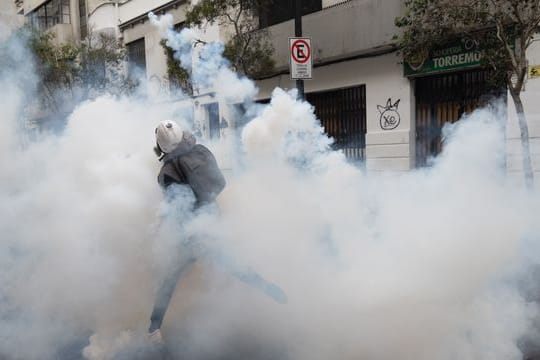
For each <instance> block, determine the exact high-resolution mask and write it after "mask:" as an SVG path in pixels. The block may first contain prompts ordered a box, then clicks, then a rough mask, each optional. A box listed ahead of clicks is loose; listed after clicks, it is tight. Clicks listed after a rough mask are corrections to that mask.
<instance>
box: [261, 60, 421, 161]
mask: <svg viewBox="0 0 540 360" xmlns="http://www.w3.org/2000/svg"><path fill="white" fill-rule="evenodd" d="M399 62H400V58H399V57H398V56H397V54H396V53H391V54H387V55H382V56H376V57H370V58H364V59H357V60H351V61H344V62H341V63H335V64H332V65H327V66H321V67H316V68H314V69H313V79H312V80H306V81H305V82H304V87H305V92H306V93H309V92H315V91H322V90H330V89H339V88H345V87H351V86H356V85H362V84H365V85H366V118H367V135H366V142H367V146H366V151H367V153H366V157H367V162H366V167H367V169H368V170H370V171H382V170H387V171H388V170H390V171H406V170H409V169H411V168H412V167H413V166H414V121H413V122H412V126H411V119H414V117H413V116H412V115H413V113H414V109H413V107H414V99H413V96H412V94H411V85H410V82H409V80H408V79H406V78H405V77H403V67H402V65H401V64H400V63H399ZM257 85H258V86H259V95H258V98H259V99H266V98H269V97H270V94H271V92H272V90H273V89H274V88H275V87H281V88H284V89H292V88H294V87H295V83H294V81H292V80H290V78H289V75H281V76H277V77H274V78H271V79H265V80H262V81H258V82H257ZM388 99H391V101H392V104H395V102H396V101H397V100H400V101H399V105H398V110H397V111H398V113H399V116H400V124H399V126H398V127H397V128H395V129H393V130H383V129H382V128H381V125H380V121H381V112H380V111H379V108H378V105H380V106H383V107H384V106H385V105H386V103H387V100H388Z"/></svg>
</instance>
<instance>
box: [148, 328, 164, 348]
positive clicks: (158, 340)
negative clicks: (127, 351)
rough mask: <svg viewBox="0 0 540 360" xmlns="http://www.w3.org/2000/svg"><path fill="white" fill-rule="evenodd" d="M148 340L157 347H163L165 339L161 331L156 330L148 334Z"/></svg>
mask: <svg viewBox="0 0 540 360" xmlns="http://www.w3.org/2000/svg"><path fill="white" fill-rule="evenodd" d="M148 339H150V342H151V343H152V344H155V345H163V337H162V336H161V330H160V329H156V330H154V331H152V332H151V333H149V334H148Z"/></svg>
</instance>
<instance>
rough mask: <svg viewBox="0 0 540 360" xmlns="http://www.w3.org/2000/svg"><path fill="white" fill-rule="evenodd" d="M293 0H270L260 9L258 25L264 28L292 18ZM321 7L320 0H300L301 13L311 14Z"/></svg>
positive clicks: (293, 11)
mask: <svg viewBox="0 0 540 360" xmlns="http://www.w3.org/2000/svg"><path fill="white" fill-rule="evenodd" d="M295 3H296V2H295V1H294V0H292V1H291V0H272V1H270V4H269V5H268V6H267V7H266V8H264V9H261V10H260V16H259V27H260V28H265V27H268V26H272V25H275V24H279V23H282V22H284V21H287V20H290V19H293V18H294V15H295V9H294V7H295ZM321 9H322V0H302V15H307V14H311V13H313V12H316V11H320V10H321Z"/></svg>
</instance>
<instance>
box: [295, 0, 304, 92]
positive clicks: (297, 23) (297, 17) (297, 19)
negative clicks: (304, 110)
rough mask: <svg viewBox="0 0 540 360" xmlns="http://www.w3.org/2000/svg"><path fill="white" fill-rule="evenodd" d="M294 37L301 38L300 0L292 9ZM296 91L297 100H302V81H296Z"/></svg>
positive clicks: (297, 0)
mask: <svg viewBox="0 0 540 360" xmlns="http://www.w3.org/2000/svg"><path fill="white" fill-rule="evenodd" d="M294 36H296V37H302V0H296V1H295V7H294ZM296 89H297V90H298V99H300V100H304V98H305V95H304V80H302V79H297V80H296Z"/></svg>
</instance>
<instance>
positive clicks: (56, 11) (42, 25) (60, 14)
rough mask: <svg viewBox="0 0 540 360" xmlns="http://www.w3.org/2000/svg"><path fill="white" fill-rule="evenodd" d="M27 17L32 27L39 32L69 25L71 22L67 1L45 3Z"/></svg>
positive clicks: (53, 0) (59, 0) (58, 0)
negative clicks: (56, 26)
mask: <svg viewBox="0 0 540 360" xmlns="http://www.w3.org/2000/svg"><path fill="white" fill-rule="evenodd" d="M28 17H29V21H30V24H31V25H32V27H34V28H35V29H38V30H41V31H44V30H47V29H49V28H51V27H53V26H54V25H56V24H69V23H70V22H71V17H70V7H69V0H50V1H47V2H46V3H44V4H42V5H41V6H39V7H38V8H36V9H35V10H34V11H32V12H31V13H30V14H29V15H28Z"/></svg>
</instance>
